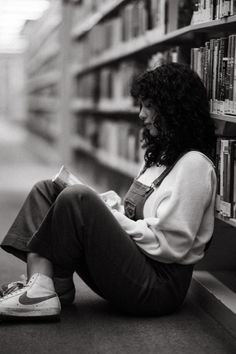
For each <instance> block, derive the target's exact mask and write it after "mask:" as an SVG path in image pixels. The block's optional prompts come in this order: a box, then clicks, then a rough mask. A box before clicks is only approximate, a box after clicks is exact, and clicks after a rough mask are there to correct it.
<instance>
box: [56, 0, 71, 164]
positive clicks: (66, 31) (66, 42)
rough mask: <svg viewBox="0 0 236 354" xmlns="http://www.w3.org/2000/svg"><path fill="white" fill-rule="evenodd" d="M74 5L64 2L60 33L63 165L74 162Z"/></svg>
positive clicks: (60, 106)
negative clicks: (71, 72)
mask: <svg viewBox="0 0 236 354" xmlns="http://www.w3.org/2000/svg"><path fill="white" fill-rule="evenodd" d="M72 13H73V4H71V2H70V1H68V0H63V1H62V22H61V29H60V30H61V32H60V42H61V43H60V45H61V60H60V76H61V79H60V84H59V120H60V134H59V141H58V148H59V153H60V157H61V161H62V163H63V164H67V165H68V164H70V162H71V160H72V149H71V133H72V131H71V127H72V119H71V112H70V99H71V94H72V87H71V86H72V80H71V75H70V65H69V64H70V63H71V58H70V56H71V45H72V43H71V42H72V41H71V24H72Z"/></svg>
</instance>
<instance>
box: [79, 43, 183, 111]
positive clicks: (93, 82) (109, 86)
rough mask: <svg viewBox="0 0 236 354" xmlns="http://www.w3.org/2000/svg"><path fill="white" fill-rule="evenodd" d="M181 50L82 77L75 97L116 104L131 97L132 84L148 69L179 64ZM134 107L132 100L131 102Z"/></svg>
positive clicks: (177, 49)
mask: <svg viewBox="0 0 236 354" xmlns="http://www.w3.org/2000/svg"><path fill="white" fill-rule="evenodd" d="M179 59H180V48H179V47H173V48H171V49H169V50H167V51H164V52H158V53H156V54H154V55H152V56H151V57H150V58H149V60H148V62H146V61H145V62H140V61H139V62H137V61H135V60H129V61H124V62H121V63H120V64H118V65H116V66H114V65H113V66H110V67H104V68H101V69H100V70H98V71H95V72H91V73H88V74H87V75H84V76H82V77H80V78H79V79H78V80H77V81H76V83H75V95H76V96H77V97H80V98H91V100H94V101H99V100H103V99H109V100H112V101H114V102H117V101H120V100H124V99H126V98H127V97H129V88H130V84H131V82H132V80H133V78H134V77H135V76H137V75H138V74H139V73H141V72H142V71H144V70H146V69H147V67H148V68H154V67H156V66H159V65H161V64H164V63H169V62H178V61H179ZM130 105H131V106H132V100H130Z"/></svg>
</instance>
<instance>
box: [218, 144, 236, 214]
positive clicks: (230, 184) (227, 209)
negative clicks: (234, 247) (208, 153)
mask: <svg viewBox="0 0 236 354" xmlns="http://www.w3.org/2000/svg"><path fill="white" fill-rule="evenodd" d="M216 156H217V179H218V183H217V185H218V187H217V188H218V189H217V198H216V210H217V212H219V213H220V214H221V216H223V217H225V218H234V219H236V139H229V138H223V137H221V138H218V140H217V150H216Z"/></svg>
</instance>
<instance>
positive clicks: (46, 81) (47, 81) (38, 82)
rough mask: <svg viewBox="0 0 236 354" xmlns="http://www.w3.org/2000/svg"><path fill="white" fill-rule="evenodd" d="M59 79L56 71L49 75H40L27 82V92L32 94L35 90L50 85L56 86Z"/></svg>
mask: <svg viewBox="0 0 236 354" xmlns="http://www.w3.org/2000/svg"><path fill="white" fill-rule="evenodd" d="M59 79H60V74H59V72H58V71H52V72H49V73H45V74H41V75H40V76H38V77H34V78H32V79H29V80H28V84H27V85H28V92H32V91H34V90H36V89H40V88H43V87H48V86H50V85H54V84H57V83H58V81H59Z"/></svg>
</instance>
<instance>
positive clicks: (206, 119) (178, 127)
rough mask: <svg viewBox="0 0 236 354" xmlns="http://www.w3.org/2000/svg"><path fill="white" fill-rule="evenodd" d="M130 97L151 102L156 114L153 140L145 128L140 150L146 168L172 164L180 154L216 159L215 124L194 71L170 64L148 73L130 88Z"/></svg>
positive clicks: (202, 87) (203, 88)
mask: <svg viewBox="0 0 236 354" xmlns="http://www.w3.org/2000/svg"><path fill="white" fill-rule="evenodd" d="M131 95H132V97H133V98H134V99H135V100H137V101H139V100H142V101H144V100H150V101H151V103H152V104H153V106H154V107H155V108H156V110H157V112H158V115H157V116H158V117H157V118H156V119H155V120H154V126H155V127H156V128H157V129H158V135H157V136H156V137H153V136H151V135H150V133H149V130H148V129H146V128H145V127H144V128H143V133H142V147H143V148H145V155H144V159H145V165H146V167H150V166H152V165H157V166H159V165H165V166H169V165H171V164H173V163H174V162H175V161H176V160H177V158H178V157H179V156H180V154H182V153H184V152H187V151H190V150H198V151H201V152H202V153H204V154H205V155H206V156H208V157H209V158H210V159H211V160H212V161H213V162H214V160H215V144H216V136H215V124H214V120H213V118H211V116H210V113H209V102H208V98H207V92H206V89H205V86H204V85H203V83H202V81H201V79H200V78H199V76H198V75H197V73H196V72H194V71H193V70H191V69H190V68H189V67H188V66H187V65H183V64H177V63H171V64H164V65H161V66H159V67H157V68H155V69H153V70H147V71H145V72H144V73H142V74H140V75H139V76H137V77H136V78H135V79H134V80H133V82H132V85H131Z"/></svg>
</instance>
